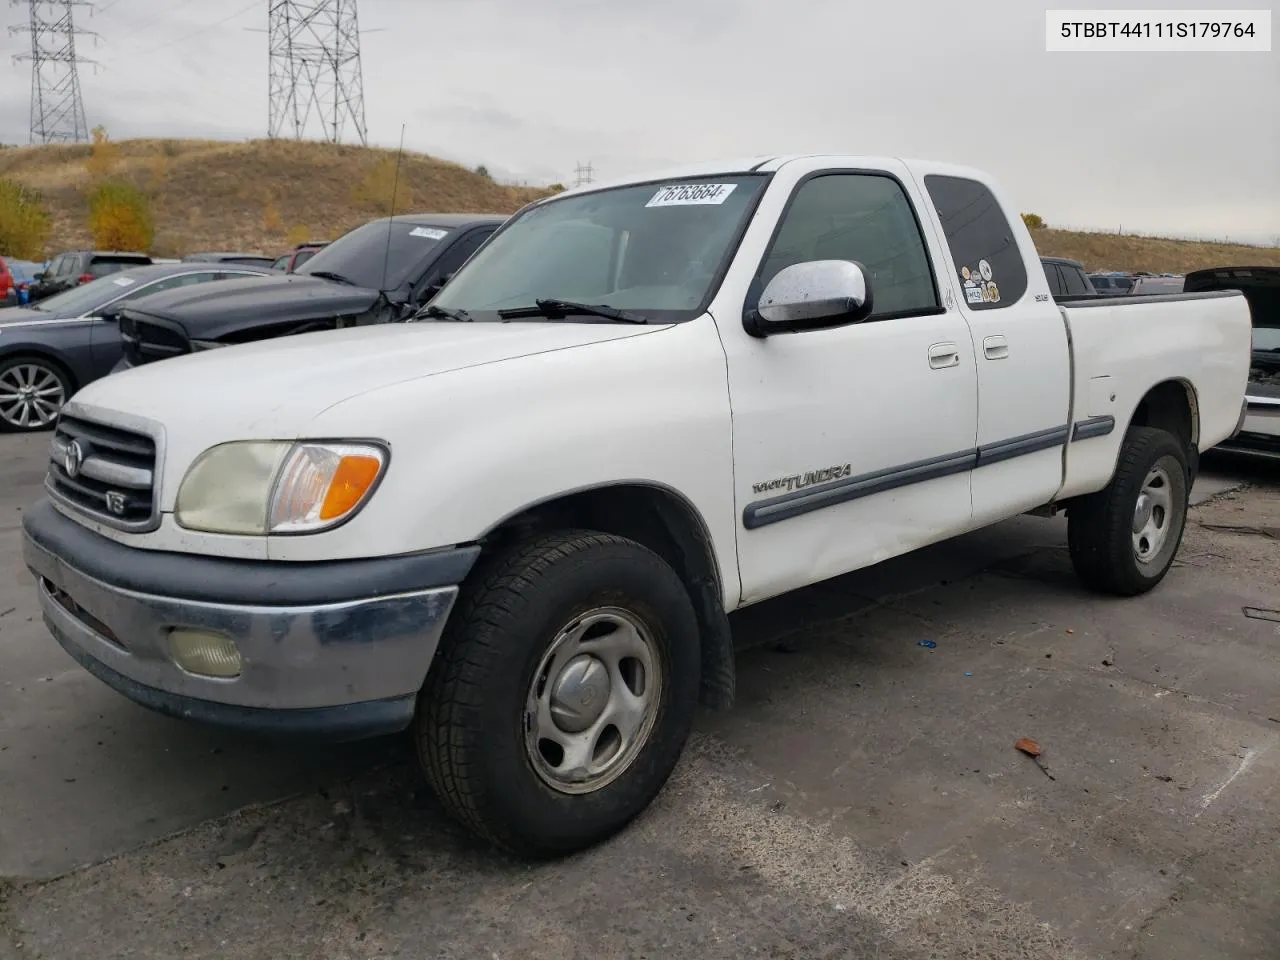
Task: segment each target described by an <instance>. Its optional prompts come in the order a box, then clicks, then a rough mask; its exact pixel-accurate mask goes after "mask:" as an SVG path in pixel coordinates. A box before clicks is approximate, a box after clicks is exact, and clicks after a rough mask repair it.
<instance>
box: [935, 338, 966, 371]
mask: <svg viewBox="0 0 1280 960" xmlns="http://www.w3.org/2000/svg"><path fill="white" fill-rule="evenodd" d="M959 365H960V351H959V349H957V348H956V345H955V344H954V343H935V344H934V345H933V346H931V347H930V348H929V366H931V367H933V369H935V370H942V369H945V368H946V367H958V366H959Z"/></svg>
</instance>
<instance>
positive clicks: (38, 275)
mask: <svg viewBox="0 0 1280 960" xmlns="http://www.w3.org/2000/svg"><path fill="white" fill-rule="evenodd" d="M43 279H44V274H43V273H33V274H32V275H31V282H32V283H39V282H40V281H41V280H43Z"/></svg>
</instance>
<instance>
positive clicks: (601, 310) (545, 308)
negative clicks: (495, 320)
mask: <svg viewBox="0 0 1280 960" xmlns="http://www.w3.org/2000/svg"><path fill="white" fill-rule="evenodd" d="M574 315H581V316H588V317H604V318H605V319H607V320H615V321H617V322H618V323H648V322H649V318H648V317H642V316H641V315H640V314H638V313H630V312H628V311H626V310H619V309H618V308H617V307H609V306H606V305H605V304H603V303H577V302H576V301H573V300H556V299H555V298H550V297H548V298H543V299H541V300H535V301H533V306H531V307H510V308H509V309H506V310H499V311H498V316H500V317H502V319H503V320H516V319H519V318H520V317H546V318H547V319H548V320H555V319H557V318H560V317H568V316H574Z"/></svg>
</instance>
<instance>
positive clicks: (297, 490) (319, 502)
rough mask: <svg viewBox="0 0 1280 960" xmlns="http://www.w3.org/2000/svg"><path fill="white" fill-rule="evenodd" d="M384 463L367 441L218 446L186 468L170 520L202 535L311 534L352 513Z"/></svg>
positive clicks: (380, 453) (379, 451)
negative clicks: (199, 531) (203, 532)
mask: <svg viewBox="0 0 1280 960" xmlns="http://www.w3.org/2000/svg"><path fill="white" fill-rule="evenodd" d="M386 464H387V453H386V450H385V449H383V448H382V447H380V446H377V445H376V444H372V443H341V442H335V443H328V442H300V443H287V442H279V441H244V442H236V443H224V444H220V445H219V446H216V447H211V448H210V449H208V450H206V451H205V452H204V453H202V454H201V455H200V456H199V457H198V458H196V462H195V463H193V464H192V465H191V468H190V469H189V470H188V471H187V475H186V477H184V478H183V480H182V486H180V487H179V488H178V502H177V506H176V508H175V517H176V519H177V521H178V525H179V526H181V527H185V528H186V529H188V530H202V531H205V532H208V533H231V534H237V533H238V534H253V535H259V536H260V535H263V534H268V533H283V534H288V533H316V532H318V531H320V530H325V529H327V528H329V527H332V526H335V525H336V524H339V523H341V522H342V521H344V520H346V519H348V518H350V517H351V516H353V515H354V514H355V513H356V511H357V510H359V508H360V507H361V506H362V505H363V504H364V503H365V501H366V500H368V498H369V495H370V494H371V493H372V492H373V488H374V487H375V486H376V485H377V482H378V479H379V478H380V477H381V476H382V472H383V470H384V469H385V468H386Z"/></svg>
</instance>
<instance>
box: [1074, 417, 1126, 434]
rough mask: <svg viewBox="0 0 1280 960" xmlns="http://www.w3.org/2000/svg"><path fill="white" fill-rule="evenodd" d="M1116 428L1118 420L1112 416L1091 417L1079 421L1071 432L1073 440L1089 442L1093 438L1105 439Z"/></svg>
mask: <svg viewBox="0 0 1280 960" xmlns="http://www.w3.org/2000/svg"><path fill="white" fill-rule="evenodd" d="M1115 428H1116V418H1115V417H1111V416H1103V417H1090V418H1089V419H1088V420H1077V421H1076V425H1075V428H1074V429H1073V430H1072V432H1071V439H1072V440H1089V439H1091V438H1093V437H1105V436H1106V435H1107V434H1109V433H1110V432H1111V431H1112V430H1114V429H1115Z"/></svg>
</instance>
